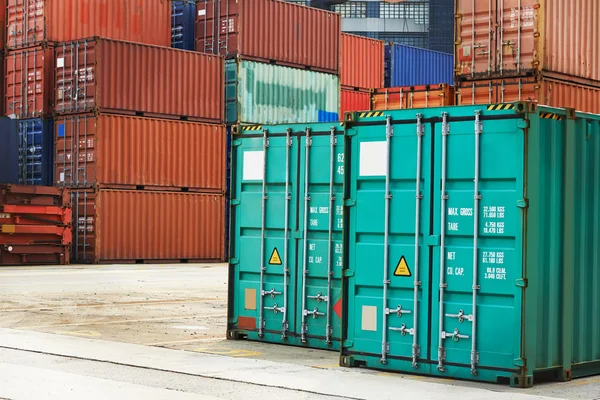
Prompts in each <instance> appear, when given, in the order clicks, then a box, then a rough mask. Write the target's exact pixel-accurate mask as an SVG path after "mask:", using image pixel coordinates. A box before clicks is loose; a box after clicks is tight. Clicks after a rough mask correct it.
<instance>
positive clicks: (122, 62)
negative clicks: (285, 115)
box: [54, 38, 225, 123]
mask: <svg viewBox="0 0 600 400" xmlns="http://www.w3.org/2000/svg"><path fill="white" fill-rule="evenodd" d="M224 75H225V69H224V60H223V58H222V57H218V56H214V55H211V54H201V53H195V52H191V51H184V50H178V49H171V48H167V47H158V46H149V45H145V44H140V43H130V42H121V41H116V40H109V39H101V38H92V39H84V40H81V41H76V42H69V43H63V44H61V45H58V46H57V47H56V68H55V77H56V90H55V95H54V98H55V111H56V112H57V113H59V114H72V113H82V112H89V111H94V112H98V111H109V112H113V113H114V112H118V113H126V114H131V115H145V116H155V117H164V118H181V119H190V120H195V121H206V122H217V123H221V122H222V121H223V113H224V108H225V105H224V104H225V103H224V100H223V99H224V79H225V76H224Z"/></svg>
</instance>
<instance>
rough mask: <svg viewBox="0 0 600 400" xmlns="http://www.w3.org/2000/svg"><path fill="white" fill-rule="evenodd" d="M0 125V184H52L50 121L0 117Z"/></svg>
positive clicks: (52, 141) (51, 122)
mask: <svg viewBox="0 0 600 400" xmlns="http://www.w3.org/2000/svg"><path fill="white" fill-rule="evenodd" d="M0 126H1V128H2V132H0V138H2V146H1V148H0V183H13V184H21V185H47V186H52V182H53V179H54V177H53V172H52V171H53V168H54V165H53V160H54V156H53V152H54V150H53V149H54V137H53V128H54V124H53V121H52V120H51V119H40V118H34V119H22V120H10V119H8V118H2V122H1V123H0Z"/></svg>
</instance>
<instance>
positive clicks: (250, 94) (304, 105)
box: [226, 60, 340, 125]
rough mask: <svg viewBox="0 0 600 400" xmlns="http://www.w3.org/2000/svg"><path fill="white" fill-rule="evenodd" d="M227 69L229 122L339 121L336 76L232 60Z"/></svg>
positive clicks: (337, 81)
mask: <svg viewBox="0 0 600 400" xmlns="http://www.w3.org/2000/svg"><path fill="white" fill-rule="evenodd" d="M226 70H227V83H226V98H227V122H228V123H237V124H261V125H267V124H269V125H272V124H283V123H286V124H287V123H315V122H321V121H322V122H328V121H330V120H332V119H336V120H337V115H338V113H339V107H340V104H339V78H338V77H337V76H336V75H331V74H325V73H322V72H315V71H309V70H302V69H297V68H289V67H283V66H280V65H272V64H264V63H259V62H254V61H246V60H233V61H229V62H228V67H227V68H226ZM233 75H234V76H235V79H233V78H232V76H233Z"/></svg>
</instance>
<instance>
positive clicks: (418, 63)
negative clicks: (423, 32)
mask: <svg viewBox="0 0 600 400" xmlns="http://www.w3.org/2000/svg"><path fill="white" fill-rule="evenodd" d="M440 83H447V84H449V85H452V84H454V56H453V55H452V54H446V53H440V52H437V51H432V50H425V49H419V48H417V47H411V46H405V45H402V44H396V43H391V44H389V45H387V46H386V47H385V86H386V87H398V86H421V85H437V84H440Z"/></svg>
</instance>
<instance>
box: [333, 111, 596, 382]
mask: <svg viewBox="0 0 600 400" xmlns="http://www.w3.org/2000/svg"><path fill="white" fill-rule="evenodd" d="M355 117H356V115H349V116H347V124H348V125H347V131H346V166H345V167H346V173H347V175H346V183H347V189H346V196H347V200H346V204H348V205H349V207H347V209H346V211H347V212H345V213H344V215H345V221H344V227H345V237H344V243H345V246H346V248H345V249H344V260H345V262H344V265H345V272H344V276H345V277H348V278H347V279H346V280H345V286H344V293H345V297H344V298H345V301H344V302H345V307H344V314H343V315H344V318H345V320H344V321H345V322H344V326H346V327H347V330H345V331H344V336H343V343H344V346H343V350H342V363H343V364H344V365H347V366H357V365H363V366H367V367H369V368H375V369H383V370H389V371H398V372H410V373H416V374H425V375H435V376H439V377H447V378H462V379H470V380H477V381H490V382H501V383H502V382H505V383H508V382H510V383H511V384H512V385H514V386H519V387H529V386H531V385H533V383H534V379H538V378H545V377H550V378H554V379H556V380H563V381H564V380H570V379H571V378H573V377H580V376H586V375H590V374H597V373H598V372H600V370H599V369H598V360H600V342H599V340H600V321H599V318H600V314H599V313H598V306H599V304H600V290H599V287H600V275H599V274H598V271H599V268H600V264H599V262H600V261H599V260H600V258H599V257H600V256H599V252H600V249H599V248H598V246H597V243H598V242H599V240H600V210H599V209H598V206H597V205H598V204H599V203H600V191H599V189H598V181H599V179H600V118H599V117H598V116H597V115H592V114H583V113H575V112H574V111H573V110H571V109H556V108H547V107H541V106H540V107H537V106H536V105H535V104H533V103H516V104H492V105H488V106H465V107H443V108H431V109H421V110H407V111H390V112H387V113H385V115H383V113H382V115H381V116H379V117H377V116H376V117H372V118H368V117H365V118H355Z"/></svg>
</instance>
